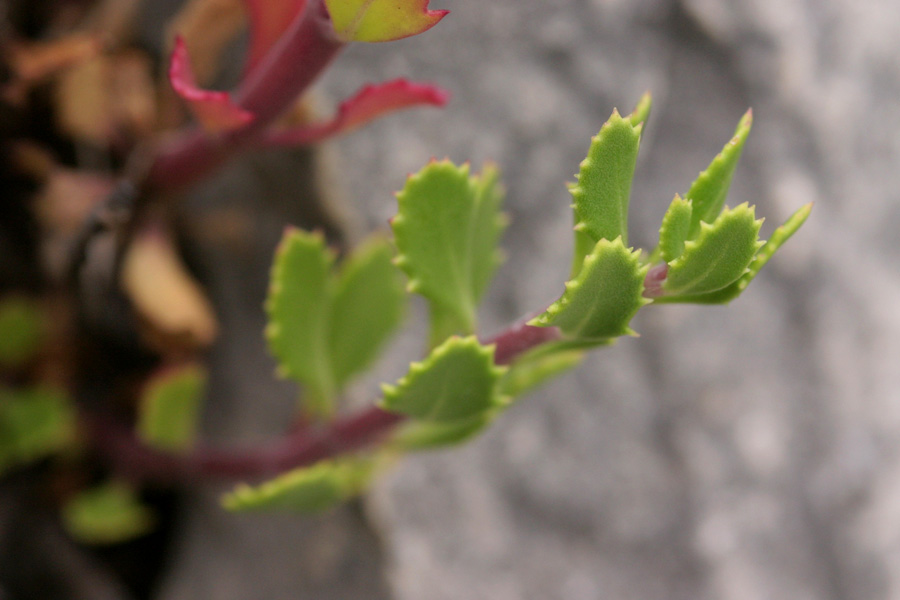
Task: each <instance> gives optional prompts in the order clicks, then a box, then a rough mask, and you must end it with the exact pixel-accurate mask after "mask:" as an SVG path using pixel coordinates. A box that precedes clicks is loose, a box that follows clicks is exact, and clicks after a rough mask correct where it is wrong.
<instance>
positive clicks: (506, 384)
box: [500, 349, 584, 398]
mask: <svg viewBox="0 0 900 600" xmlns="http://www.w3.org/2000/svg"><path fill="white" fill-rule="evenodd" d="M583 358H584V352H583V351H581V350H566V349H563V350H561V351H558V352H544V351H540V352H536V353H534V354H532V353H531V352H529V353H526V354H524V355H522V356H521V357H519V358H518V359H517V360H516V361H515V362H514V363H513V364H512V365H510V367H509V370H508V371H507V372H506V375H504V376H503V380H502V381H501V382H500V391H501V393H502V394H503V395H504V396H508V397H511V398H518V397H519V396H522V395H524V394H527V393H528V392H531V391H533V390H535V389H536V388H538V387H540V386H541V385H543V384H545V383H547V382H548V381H549V380H551V379H553V378H554V377H558V376H559V375H562V374H563V373H565V372H566V371H569V370H571V369H574V368H575V367H577V366H578V365H579V364H581V361H582V359H583Z"/></svg>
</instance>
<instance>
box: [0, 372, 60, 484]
mask: <svg viewBox="0 0 900 600" xmlns="http://www.w3.org/2000/svg"><path fill="white" fill-rule="evenodd" d="M74 432H75V413H74V410H73V408H72V406H71V405H70V403H69V401H68V399H67V398H66V397H65V396H64V395H63V394H62V393H60V392H58V391H56V390H54V389H51V388H45V387H34V388H25V389H21V388H19V389H7V388H3V387H0V471H2V470H3V469H4V468H5V467H7V466H9V465H13V464H19V463H26V462H30V461H32V460H37V459H40V458H43V457H45V456H47V455H49V454H52V453H54V452H57V451H59V450H61V449H63V448H64V447H65V446H66V445H68V444H70V443H72V441H73V440H74Z"/></svg>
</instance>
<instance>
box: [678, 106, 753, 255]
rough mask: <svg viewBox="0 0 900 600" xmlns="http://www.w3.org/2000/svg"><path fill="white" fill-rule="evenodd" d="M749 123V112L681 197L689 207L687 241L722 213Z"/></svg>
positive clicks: (751, 114) (751, 118)
mask: <svg viewBox="0 0 900 600" xmlns="http://www.w3.org/2000/svg"><path fill="white" fill-rule="evenodd" d="M752 124H753V113H752V112H751V111H747V113H746V114H745V115H744V116H743V117H742V118H741V120H740V123H738V126H737V129H736V130H735V132H734V136H733V137H732V138H731V140H729V141H728V143H727V144H725V147H724V148H722V151H721V152H720V153H719V154H718V155H716V157H715V158H714V159H713V161H712V163H710V165H709V167H707V168H706V170H705V171H703V172H702V173H700V175H699V176H698V177H697V179H696V180H695V181H694V183H693V184H691V188H690V189H689V190H688V193H687V194H685V196H684V197H685V199H686V200H690V201H691V203H692V205H693V216H692V217H691V227H690V232H689V235H688V239H693V238H695V237H697V235H699V233H700V223H701V222H706V223H712V222H713V221H715V220H716V218H717V217H718V216H719V213H720V212H722V208H723V207H724V206H725V198H726V196H727V195H728V188H729V187H730V186H731V178H732V176H733V175H734V170H735V168H736V167H737V164H738V161H739V160H740V158H741V151H742V150H743V149H744V142H746V141H747V136H748V135H749V134H750V127H751V125H752Z"/></svg>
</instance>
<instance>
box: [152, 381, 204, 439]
mask: <svg viewBox="0 0 900 600" xmlns="http://www.w3.org/2000/svg"><path fill="white" fill-rule="evenodd" d="M205 388H206V372H205V371H204V370H203V369H202V368H201V367H200V366H198V365H188V366H184V367H180V368H178V369H175V370H167V371H163V372H162V373H159V374H158V375H156V376H155V377H153V378H151V379H150V381H149V383H148V384H147V386H146V388H145V389H144V393H143V395H142V396H141V403H140V413H139V415H138V424H137V433H138V436H139V437H140V438H141V439H142V440H143V441H144V442H146V443H147V444H149V445H151V446H154V447H156V448H160V449H162V450H169V451H184V450H187V449H188V448H190V447H191V445H192V444H193V443H194V439H195V437H196V434H197V420H198V418H199V416H200V406H201V401H202V399H203V394H204V390H205Z"/></svg>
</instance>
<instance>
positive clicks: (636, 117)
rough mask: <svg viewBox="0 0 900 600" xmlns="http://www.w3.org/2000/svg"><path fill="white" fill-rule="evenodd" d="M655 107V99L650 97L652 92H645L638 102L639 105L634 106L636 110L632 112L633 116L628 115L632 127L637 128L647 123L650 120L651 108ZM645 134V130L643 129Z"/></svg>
mask: <svg viewBox="0 0 900 600" xmlns="http://www.w3.org/2000/svg"><path fill="white" fill-rule="evenodd" d="M652 106H653V97H652V96H650V92H645V93H644V95H643V96H641V99H640V100H638V103H637V104H636V105H635V106H634V110H632V111H631V114H630V115H628V122H629V123H631V125H632V126H634V127H637V126H638V125H640V124H642V123H646V122H647V119H649V118H650V108H651V107H652ZM641 131H642V132H643V128H641Z"/></svg>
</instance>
